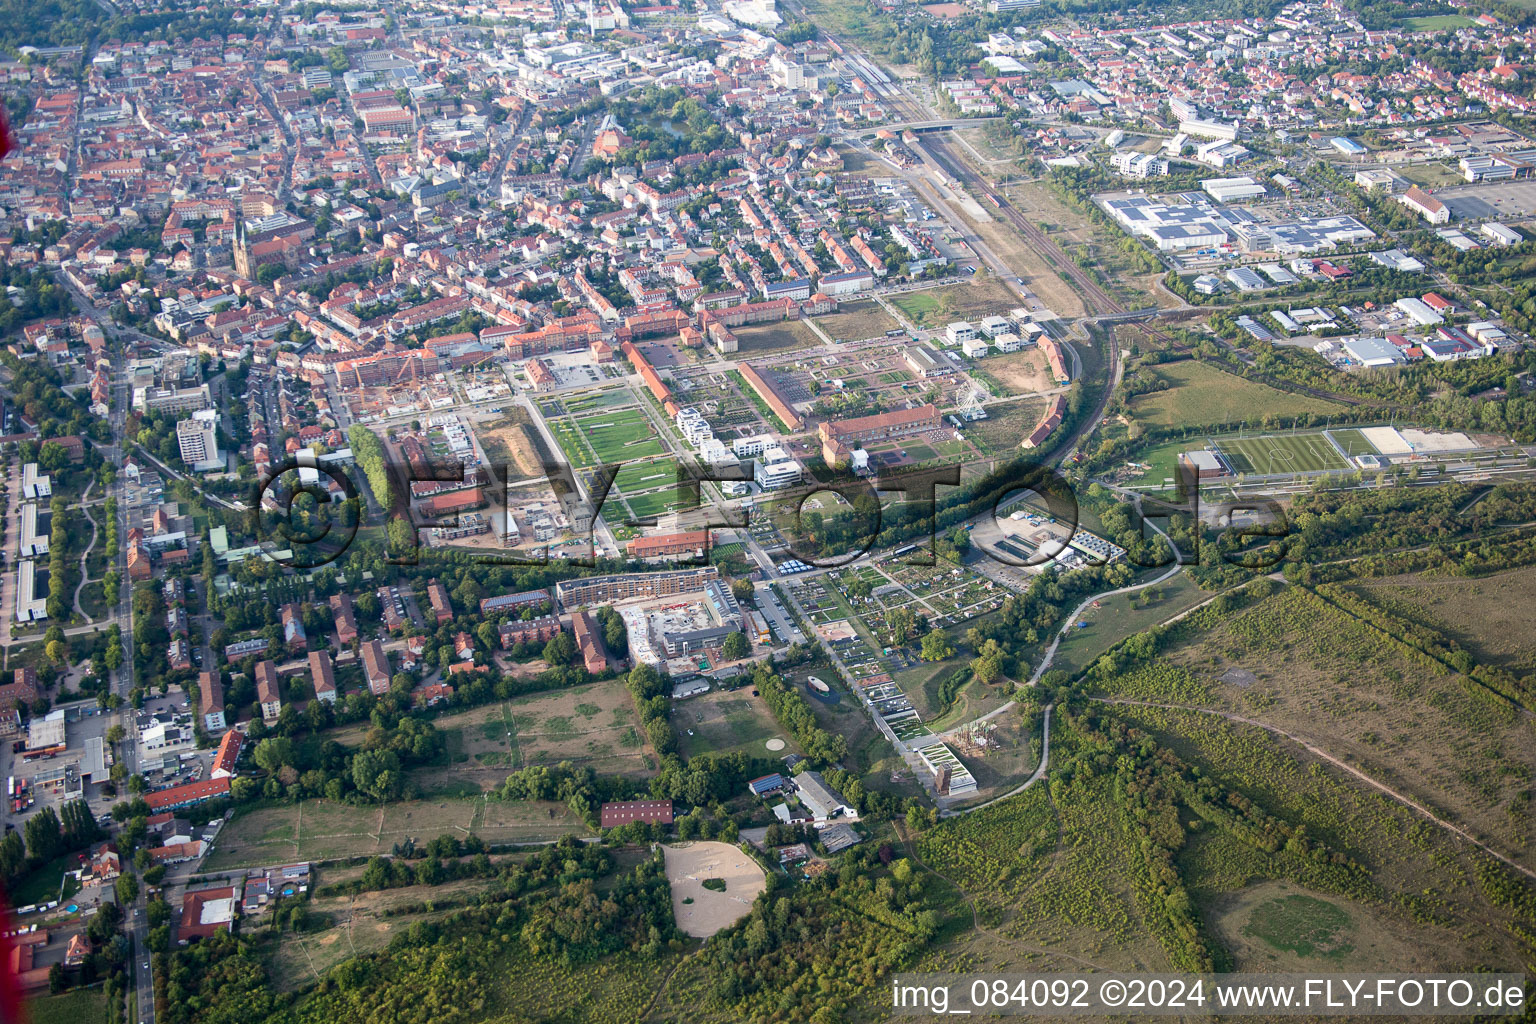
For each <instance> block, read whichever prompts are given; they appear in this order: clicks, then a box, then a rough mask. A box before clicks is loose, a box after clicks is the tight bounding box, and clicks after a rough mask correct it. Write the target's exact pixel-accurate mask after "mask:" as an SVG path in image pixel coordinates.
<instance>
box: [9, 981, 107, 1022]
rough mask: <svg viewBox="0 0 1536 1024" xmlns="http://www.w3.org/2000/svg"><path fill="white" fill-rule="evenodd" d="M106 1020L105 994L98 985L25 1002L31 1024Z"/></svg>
mask: <svg viewBox="0 0 1536 1024" xmlns="http://www.w3.org/2000/svg"><path fill="white" fill-rule="evenodd" d="M106 1019H107V993H106V992H105V990H103V989H102V987H101V986H100V985H97V986H95V987H94V988H77V989H75V990H74V991H72V992H65V993H63V994H62V995H57V996H38V997H36V998H34V999H31V1000H29V1001H28V1002H27V1020H29V1021H30V1022H31V1024H93V1022H95V1021H102V1020H106Z"/></svg>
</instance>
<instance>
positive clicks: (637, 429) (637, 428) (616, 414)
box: [576, 409, 666, 463]
mask: <svg viewBox="0 0 1536 1024" xmlns="http://www.w3.org/2000/svg"><path fill="white" fill-rule="evenodd" d="M576 426H577V427H579V428H580V430H581V433H582V434H584V435H585V436H586V439H587V441H588V443H590V444H591V446H592V451H593V452H594V453H596V455H597V457H598V459H599V460H600V461H602V462H609V463H613V462H633V461H635V460H636V459H643V458H646V457H647V456H651V455H660V454H661V453H662V452H664V451H666V448H665V447H663V445H662V443H661V439H660V438H659V437H657V436H656V430H655V428H654V427H652V426H651V424H650V422H649V421H648V420H647V419H646V418H645V413H643V412H641V411H640V410H639V409H615V410H612V411H610V412H600V413H594V414H593V415H590V416H580V417H577V419H576Z"/></svg>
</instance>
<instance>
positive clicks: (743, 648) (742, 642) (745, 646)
mask: <svg viewBox="0 0 1536 1024" xmlns="http://www.w3.org/2000/svg"><path fill="white" fill-rule="evenodd" d="M720 653H721V654H723V655H724V656H725V658H726V660H727V661H735V660H736V659H737V658H745V657H746V656H747V655H748V654H751V653H752V645H751V644H750V643H748V642H747V634H745V633H743V632H741V631H740V630H738V631H736V632H734V633H731V634H729V635H727V636H726V638H725V642H724V643H723V644H721V645H720Z"/></svg>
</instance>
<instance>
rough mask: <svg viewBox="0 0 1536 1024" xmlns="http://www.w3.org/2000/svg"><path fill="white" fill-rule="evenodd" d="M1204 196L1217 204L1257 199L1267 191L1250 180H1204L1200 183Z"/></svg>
mask: <svg viewBox="0 0 1536 1024" xmlns="http://www.w3.org/2000/svg"><path fill="white" fill-rule="evenodd" d="M1200 187H1201V188H1202V189H1204V190H1205V192H1206V194H1207V195H1209V196H1210V197H1211V198H1212V199H1214V200H1216V201H1217V202H1218V203H1230V202H1234V201H1236V200H1239V199H1257V198H1258V197H1259V196H1262V195H1264V193H1265V192H1267V191H1268V190H1267V189H1266V188H1265V187H1264V186H1263V185H1261V184H1259V183H1258V182H1257V181H1254V180H1253V179H1252V178H1247V177H1244V178H1206V179H1205V180H1204V181H1202V182H1201V183H1200Z"/></svg>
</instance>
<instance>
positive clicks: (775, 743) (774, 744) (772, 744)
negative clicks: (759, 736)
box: [763, 736, 784, 751]
mask: <svg viewBox="0 0 1536 1024" xmlns="http://www.w3.org/2000/svg"><path fill="white" fill-rule="evenodd" d="M763 746H765V747H767V748H768V749H769V750H773V751H779V750H783V749H784V741H783V740H781V739H779V738H778V737H777V736H775V737H774V738H773V739H771V740H769V741H768V742H766V743H764V744H763Z"/></svg>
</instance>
